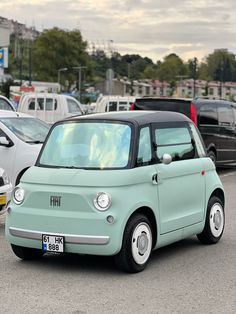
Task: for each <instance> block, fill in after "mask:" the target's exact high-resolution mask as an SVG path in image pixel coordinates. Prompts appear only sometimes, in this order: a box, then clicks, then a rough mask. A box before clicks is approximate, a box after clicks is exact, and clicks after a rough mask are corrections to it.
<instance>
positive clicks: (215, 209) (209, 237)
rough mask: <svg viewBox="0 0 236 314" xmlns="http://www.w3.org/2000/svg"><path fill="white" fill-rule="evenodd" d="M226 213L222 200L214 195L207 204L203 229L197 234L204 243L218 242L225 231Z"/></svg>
mask: <svg viewBox="0 0 236 314" xmlns="http://www.w3.org/2000/svg"><path fill="white" fill-rule="evenodd" d="M224 226H225V213H224V205H223V203H222V201H221V200H220V199H219V198H218V197H216V196H213V197H211V198H210V200H209V202H208V206H207V213H206V220H205V226H204V229H203V231H202V232H201V233H200V234H198V235H197V237H198V240H199V241H200V242H201V243H203V244H215V243H217V242H218V241H219V240H220V238H221V237H222V234H223V232H224Z"/></svg>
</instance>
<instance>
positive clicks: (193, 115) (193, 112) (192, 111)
mask: <svg viewBox="0 0 236 314" xmlns="http://www.w3.org/2000/svg"><path fill="white" fill-rule="evenodd" d="M190 119H191V120H192V121H193V123H195V124H196V125H197V110H196V107H195V105H194V104H193V103H191V105H190Z"/></svg>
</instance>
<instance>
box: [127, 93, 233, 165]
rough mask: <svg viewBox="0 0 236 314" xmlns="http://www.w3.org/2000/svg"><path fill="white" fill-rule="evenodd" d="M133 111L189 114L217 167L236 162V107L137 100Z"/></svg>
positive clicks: (221, 103) (200, 100) (217, 102)
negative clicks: (165, 111) (164, 111)
mask: <svg viewBox="0 0 236 314" xmlns="http://www.w3.org/2000/svg"><path fill="white" fill-rule="evenodd" d="M131 109H132V110H161V111H163V110H167V111H176V112H180V113H183V114H185V115H186V116H188V117H189V118H190V119H191V120H192V121H193V122H194V123H195V124H196V125H197V126H198V128H199V131H200V133H201V135H202V138H203V141H204V143H205V146H206V149H207V152H208V154H209V156H210V157H211V159H212V160H213V161H214V163H216V164H217V165H220V164H226V163H232V162H236V103H233V102H229V101H225V100H216V99H204V98H196V99H194V100H191V99H176V98H140V99H136V101H135V103H134V104H133V106H132V108H131Z"/></svg>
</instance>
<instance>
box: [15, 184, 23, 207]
mask: <svg viewBox="0 0 236 314" xmlns="http://www.w3.org/2000/svg"><path fill="white" fill-rule="evenodd" d="M24 198H25V191H24V190H23V189H22V188H21V187H16V188H15V190H14V191H13V201H14V203H15V204H17V205H20V204H21V203H23V201H24Z"/></svg>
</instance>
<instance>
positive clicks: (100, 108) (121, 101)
mask: <svg viewBox="0 0 236 314" xmlns="http://www.w3.org/2000/svg"><path fill="white" fill-rule="evenodd" d="M134 101H135V97H133V96H102V95H101V96H99V97H98V99H97V101H96V104H95V112H109V111H127V110H130V108H131V105H132V104H133V103H134Z"/></svg>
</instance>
